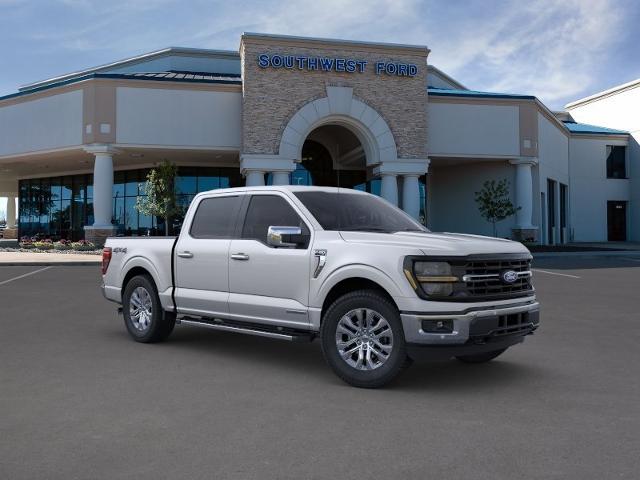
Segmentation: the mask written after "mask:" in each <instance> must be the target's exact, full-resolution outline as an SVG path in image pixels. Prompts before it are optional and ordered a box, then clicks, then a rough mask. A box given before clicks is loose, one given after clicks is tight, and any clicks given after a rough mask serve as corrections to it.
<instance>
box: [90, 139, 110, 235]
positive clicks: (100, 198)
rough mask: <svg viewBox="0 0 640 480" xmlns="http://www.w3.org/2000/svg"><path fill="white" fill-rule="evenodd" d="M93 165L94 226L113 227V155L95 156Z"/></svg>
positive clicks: (105, 153)
mask: <svg viewBox="0 0 640 480" xmlns="http://www.w3.org/2000/svg"><path fill="white" fill-rule="evenodd" d="M95 156H96V159H95V163H94V165H93V226H94V227H96V228H104V227H107V228H108V227H111V218H112V217H113V156H112V154H111V153H107V152H100V153H96V154H95Z"/></svg>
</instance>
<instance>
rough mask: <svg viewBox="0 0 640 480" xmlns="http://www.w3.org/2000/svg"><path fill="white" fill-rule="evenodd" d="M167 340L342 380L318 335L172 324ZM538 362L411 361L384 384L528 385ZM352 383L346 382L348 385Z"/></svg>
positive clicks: (230, 359) (409, 387) (465, 388)
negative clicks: (284, 337)
mask: <svg viewBox="0 0 640 480" xmlns="http://www.w3.org/2000/svg"><path fill="white" fill-rule="evenodd" d="M167 345H170V346H171V347H172V348H179V349H180V350H183V349H189V350H191V351H196V350H197V351H198V354H202V355H209V356H211V357H213V360H214V362H215V361H222V360H224V362H223V363H224V364H225V365H226V366H227V367H229V365H230V364H231V365H236V366H237V367H238V369H239V374H241V373H242V371H243V369H244V368H247V367H251V366H252V365H255V364H257V363H259V364H260V365H261V367H262V368H264V367H265V366H266V367H267V368H269V367H272V368H273V369H274V372H273V375H274V376H277V375H279V374H283V375H287V376H291V375H293V376H296V375H302V376H304V377H305V378H308V377H309V376H314V377H316V378H317V381H318V383H324V384H325V385H326V386H327V387H331V386H334V387H344V386H346V385H345V384H344V383H343V382H342V381H341V380H340V379H339V378H337V377H336V376H335V375H334V374H333V372H332V371H331V370H330V369H329V367H328V366H327V365H326V363H325V361H324V359H323V357H322V352H321V349H320V342H319V341H318V340H315V341H313V342H312V343H310V344H309V343H291V342H283V341H280V340H272V339H266V338H259V337H253V336H250V335H239V334H234V333H226V332H214V331H210V330H204V329H199V328H176V330H175V332H174V333H173V335H172V336H171V337H170V339H169V340H168V343H167ZM545 375H546V374H545V373H544V371H543V369H542V367H539V366H534V365H530V364H525V363H522V362H520V361H517V360H514V359H512V358H510V356H509V353H507V354H505V357H504V359H496V360H494V361H492V362H489V363H486V364H480V365H470V364H463V363H461V362H458V361H456V360H453V359H452V360H449V361H440V362H422V361H421V362H414V363H413V365H411V366H410V367H409V368H408V369H407V370H406V371H405V372H404V373H403V374H402V375H401V376H400V377H399V378H398V379H397V380H396V381H394V382H393V383H392V384H391V385H389V386H388V387H386V389H387V390H398V391H418V390H424V391H434V392H435V391H440V390H446V391H448V392H460V393H471V392H478V391H483V390H484V391H490V390H493V389H496V388H498V389H502V388H505V389H506V388H509V389H512V388H514V387H515V386H518V385H522V386H524V385H527V384H529V385H530V382H532V381H534V380H536V379H538V378H541V377H543V376H545ZM348 388H350V387H348Z"/></svg>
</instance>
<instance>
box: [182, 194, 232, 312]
mask: <svg viewBox="0 0 640 480" xmlns="http://www.w3.org/2000/svg"><path fill="white" fill-rule="evenodd" d="M243 199H244V195H226V196H225V195H220V196H214V197H209V198H203V199H202V200H200V202H199V203H198V205H197V206H196V209H195V214H192V216H191V218H186V219H185V225H191V227H190V229H189V231H188V232H187V231H183V232H181V234H180V238H179V239H178V243H177V244H176V248H175V262H176V263H175V265H176V269H175V282H176V293H175V299H176V305H177V307H178V312H179V313H190V314H193V315H202V316H212V317H213V316H217V315H218V314H226V313H228V311H229V305H228V299H229V270H228V269H229V246H230V244H231V238H232V237H233V235H234V233H235V228H236V221H237V218H238V213H239V211H240V206H241V204H242V200H243Z"/></svg>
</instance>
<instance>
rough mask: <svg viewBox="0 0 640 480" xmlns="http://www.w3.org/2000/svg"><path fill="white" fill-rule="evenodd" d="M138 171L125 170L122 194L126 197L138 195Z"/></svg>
mask: <svg viewBox="0 0 640 480" xmlns="http://www.w3.org/2000/svg"><path fill="white" fill-rule="evenodd" d="M138 183H140V182H139V181H138V171H137V170H129V171H127V172H125V183H124V194H125V195H126V196H127V197H135V196H137V195H138Z"/></svg>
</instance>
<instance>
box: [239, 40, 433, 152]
mask: <svg viewBox="0 0 640 480" xmlns="http://www.w3.org/2000/svg"><path fill="white" fill-rule="evenodd" d="M300 42H302V43H300ZM240 53H241V57H242V74H243V110H242V112H243V113H242V152H243V153H246V154H277V153H278V148H279V144H280V138H281V136H282V132H283V130H284V128H285V127H286V125H287V123H288V121H289V119H290V118H291V116H292V115H293V114H294V113H295V112H296V111H298V110H299V109H300V108H301V107H303V106H304V105H305V104H307V103H308V102H310V101H313V100H316V99H318V98H323V97H326V95H327V93H326V87H327V86H328V85H333V86H344V87H352V88H353V95H354V97H355V98H357V99H359V100H361V101H363V102H364V103H366V104H367V105H369V106H370V107H371V108H373V109H374V110H376V111H377V112H378V113H379V114H380V115H381V116H382V117H383V118H384V120H385V121H386V122H387V124H388V125H389V128H390V129H391V132H392V134H393V136H394V139H395V142H396V146H397V149H398V157H399V158H420V159H423V158H427V61H426V57H427V53H428V52H427V51H426V49H425V51H424V54H420V52H418V51H415V50H410V51H405V50H401V49H394V50H393V51H391V50H388V49H384V48H381V49H376V48H375V46H374V47H368V46H365V47H363V46H359V45H353V46H351V45H349V46H346V45H345V46H341V45H330V44H328V45H326V46H325V45H317V44H309V46H306V44H305V43H304V41H303V40H302V41H300V40H298V41H296V42H293V44H290V45H289V44H287V42H286V40H282V41H273V40H271V39H266V40H263V39H259V38H253V37H249V38H247V37H243V41H242V44H241V51H240ZM262 53H267V54H276V53H277V54H280V55H296V56H300V55H302V56H310V57H311V56H313V57H331V58H353V59H357V60H366V61H367V62H368V64H367V67H366V71H365V72H364V73H340V72H333V71H332V72H324V71H307V70H297V69H295V68H294V69H287V68H279V69H274V68H270V67H269V68H261V67H259V66H258V55H260V54H262ZM377 61H385V62H395V63H398V62H399V63H412V64H415V65H417V66H418V72H417V74H416V76H414V77H400V76H389V75H386V74H384V73H382V74H380V75H376V74H375V62H377Z"/></svg>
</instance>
